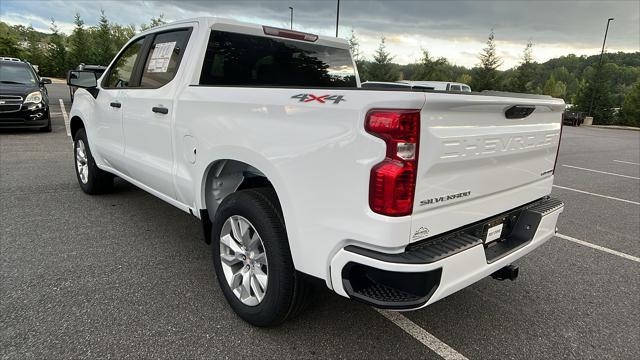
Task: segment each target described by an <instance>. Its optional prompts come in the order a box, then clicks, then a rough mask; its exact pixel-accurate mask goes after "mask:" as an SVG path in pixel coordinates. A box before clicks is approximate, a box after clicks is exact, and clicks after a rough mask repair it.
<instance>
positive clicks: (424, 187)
mask: <svg viewBox="0 0 640 360" xmlns="http://www.w3.org/2000/svg"><path fill="white" fill-rule="evenodd" d="M513 106H518V109H523V108H529V109H531V108H533V107H535V109H534V110H533V112H532V113H531V114H530V115H528V116H525V117H522V116H516V117H520V118H507V116H506V115H505V112H506V111H507V109H510V108H512V107H513ZM564 107H565V104H564V102H563V101H562V100H561V99H552V98H544V97H537V98H526V97H522V98H519V97H512V96H486V95H477V94H476V95H461V94H447V93H444V94H438V93H427V94H426V102H425V105H424V108H423V109H422V111H421V114H420V117H421V125H420V126H421V129H420V133H421V134H420V145H419V146H420V149H419V158H418V174H417V179H416V193H415V199H414V205H413V206H414V208H413V217H412V231H411V235H410V236H411V237H410V241H412V242H413V241H419V240H422V239H424V238H426V237H428V236H432V235H436V234H438V233H442V232H446V231H449V230H452V229H455V228H457V227H460V226H464V225H467V224H470V223H473V222H476V221H479V220H482V219H486V218H488V217H491V216H493V215H496V214H498V213H500V212H504V211H507V210H509V209H512V208H515V207H517V206H520V205H523V204H524V203H526V202H528V201H533V200H536V199H537V198H540V197H541V196H544V195H547V194H549V193H550V192H551V184H552V181H553V169H554V164H555V159H556V151H557V148H558V142H559V140H560V129H561V118H562V112H563V110H564Z"/></svg>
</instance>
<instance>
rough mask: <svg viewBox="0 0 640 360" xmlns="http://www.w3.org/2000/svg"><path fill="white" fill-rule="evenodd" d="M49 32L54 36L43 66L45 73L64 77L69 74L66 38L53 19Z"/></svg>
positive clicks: (50, 40) (48, 46)
mask: <svg viewBox="0 0 640 360" xmlns="http://www.w3.org/2000/svg"><path fill="white" fill-rule="evenodd" d="M49 30H51V32H52V34H51V37H50V39H49V43H48V45H47V55H46V59H47V61H46V62H45V63H44V64H43V66H42V67H43V68H44V69H43V71H44V73H45V74H47V75H52V76H58V77H64V76H65V75H66V72H67V48H66V47H65V39H64V36H63V35H62V34H61V33H60V30H59V29H58V25H56V22H55V20H54V19H53V18H51V26H50V27H49Z"/></svg>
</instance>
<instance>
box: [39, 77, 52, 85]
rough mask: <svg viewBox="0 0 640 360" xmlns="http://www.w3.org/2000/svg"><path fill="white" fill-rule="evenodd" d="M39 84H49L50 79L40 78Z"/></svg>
mask: <svg viewBox="0 0 640 360" xmlns="http://www.w3.org/2000/svg"><path fill="white" fill-rule="evenodd" d="M40 84H42V85H46V84H51V79H47V78H41V79H40Z"/></svg>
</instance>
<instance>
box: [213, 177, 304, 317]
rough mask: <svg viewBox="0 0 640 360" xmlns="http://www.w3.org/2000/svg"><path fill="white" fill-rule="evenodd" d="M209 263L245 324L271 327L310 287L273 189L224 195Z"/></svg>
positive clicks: (297, 306)
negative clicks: (295, 263)
mask: <svg viewBox="0 0 640 360" xmlns="http://www.w3.org/2000/svg"><path fill="white" fill-rule="evenodd" d="M211 238H212V242H211V246H212V253H213V265H214V268H215V271H216V275H217V278H218V282H219V284H220V288H221V289H222V292H223V294H224V296H225V298H226V299H227V301H228V302H229V305H230V306H231V308H232V309H233V310H234V311H235V312H236V314H238V316H240V317H241V318H242V319H243V320H245V321H246V322H248V323H250V324H252V325H255V326H261V327H268V326H275V325H278V324H280V323H282V322H284V321H285V320H286V319H287V318H289V317H292V316H294V315H296V314H297V313H299V312H300V311H301V310H302V309H303V308H304V304H306V303H307V298H308V294H309V291H310V285H309V284H308V283H307V280H305V279H303V278H302V277H301V276H300V274H298V273H297V272H296V270H295V268H294V266H293V260H292V258H291V252H290V250H289V243H288V239H287V232H286V229H285V226H284V221H283V217H282V212H281V210H280V205H279V203H278V200H277V198H276V196H275V193H274V192H273V190H271V189H268V188H260V189H248V190H242V191H238V192H236V193H233V194H231V195H229V196H227V197H226V198H225V199H224V201H223V202H222V204H220V207H219V208H218V211H217V212H216V217H215V219H214V221H213V226H212V234H211Z"/></svg>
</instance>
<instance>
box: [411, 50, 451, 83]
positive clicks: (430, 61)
mask: <svg viewBox="0 0 640 360" xmlns="http://www.w3.org/2000/svg"><path fill="white" fill-rule="evenodd" d="M448 67H450V65H449V62H448V61H447V59H445V58H443V57H441V58H437V59H435V58H432V57H431V55H430V54H429V51H427V50H425V49H422V58H421V59H420V63H419V64H418V68H417V69H416V74H415V75H414V76H413V79H414V80H431V81H449V80H450V79H449V76H448V71H447V70H448V69H447V68H448Z"/></svg>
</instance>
